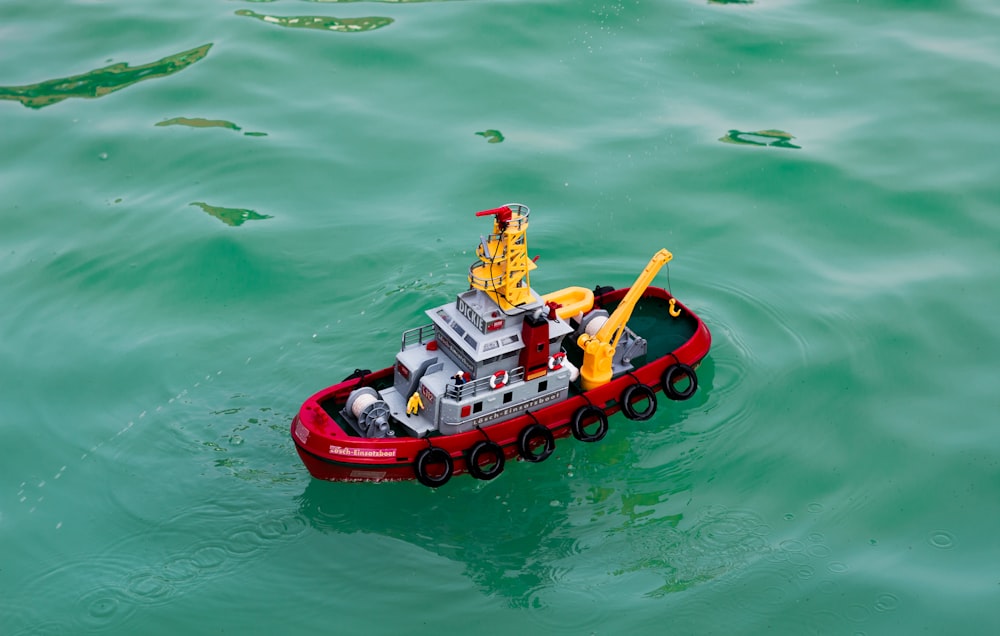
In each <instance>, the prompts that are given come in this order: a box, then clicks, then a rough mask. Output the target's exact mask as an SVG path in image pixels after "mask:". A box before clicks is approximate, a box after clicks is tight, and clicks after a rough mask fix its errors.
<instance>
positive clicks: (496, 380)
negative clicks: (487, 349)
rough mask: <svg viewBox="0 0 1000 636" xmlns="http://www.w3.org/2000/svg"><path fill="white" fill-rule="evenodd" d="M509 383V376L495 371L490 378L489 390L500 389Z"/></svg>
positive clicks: (503, 372)
mask: <svg viewBox="0 0 1000 636" xmlns="http://www.w3.org/2000/svg"><path fill="white" fill-rule="evenodd" d="M508 382H510V374H509V373H507V372H506V371H504V370H500V371H497V372H496V373H494V374H493V375H491V376H490V388H491V389H494V390H496V389H502V388H504V387H505V386H507V383H508Z"/></svg>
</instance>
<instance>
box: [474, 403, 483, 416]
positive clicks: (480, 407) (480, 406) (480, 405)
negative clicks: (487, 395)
mask: <svg viewBox="0 0 1000 636" xmlns="http://www.w3.org/2000/svg"><path fill="white" fill-rule="evenodd" d="M482 410H483V403H482V402H476V403H475V404H473V405H472V412H473V413H479V412H480V411H482Z"/></svg>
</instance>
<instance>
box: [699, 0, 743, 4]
mask: <svg viewBox="0 0 1000 636" xmlns="http://www.w3.org/2000/svg"><path fill="white" fill-rule="evenodd" d="M708 4H753V0H708Z"/></svg>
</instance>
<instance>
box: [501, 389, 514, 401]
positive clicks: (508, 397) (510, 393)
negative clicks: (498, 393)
mask: <svg viewBox="0 0 1000 636" xmlns="http://www.w3.org/2000/svg"><path fill="white" fill-rule="evenodd" d="M513 399H514V392H513V391H508V392H507V393H504V394H503V403H504V404H508V403H509V402H510V401H511V400H513Z"/></svg>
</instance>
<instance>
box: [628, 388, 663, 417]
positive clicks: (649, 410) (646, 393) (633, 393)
mask: <svg viewBox="0 0 1000 636" xmlns="http://www.w3.org/2000/svg"><path fill="white" fill-rule="evenodd" d="M643 399H645V400H646V402H647V406H646V409H645V410H644V411H638V410H636V408H635V403H636V402H641V401H642V400H643ZM620 401H621V405H622V413H624V414H625V417H627V418H628V419H630V420H637V421H639V422H645V421H646V420H648V419H649V418H651V417H653V413H656V394H655V393H653V389H652V388H650V386H649V385H648V384H642V383H639V384H630V385H628V386H627V387H626V388H625V390H624V391H622V397H621V400H620Z"/></svg>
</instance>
